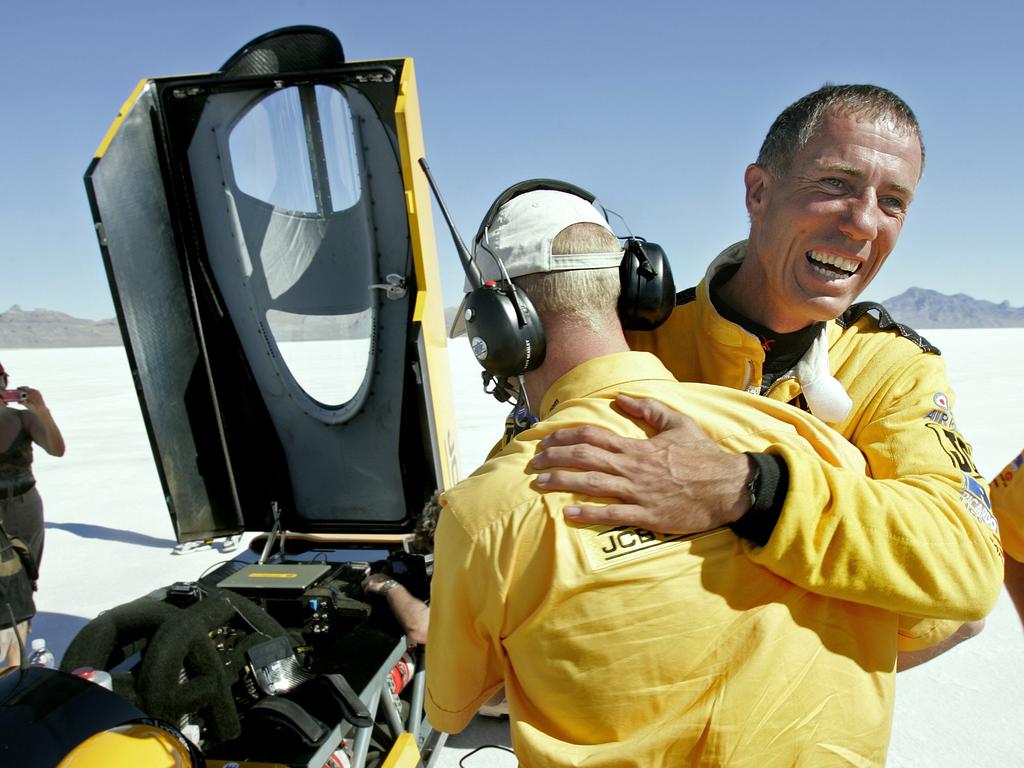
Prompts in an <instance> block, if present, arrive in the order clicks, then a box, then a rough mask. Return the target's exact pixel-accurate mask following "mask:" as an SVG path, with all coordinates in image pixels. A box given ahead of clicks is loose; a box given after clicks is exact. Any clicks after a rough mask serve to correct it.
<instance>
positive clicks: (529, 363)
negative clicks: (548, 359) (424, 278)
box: [466, 285, 547, 378]
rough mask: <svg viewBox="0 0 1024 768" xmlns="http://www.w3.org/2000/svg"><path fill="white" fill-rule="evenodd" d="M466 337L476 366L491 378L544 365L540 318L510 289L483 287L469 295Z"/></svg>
mask: <svg viewBox="0 0 1024 768" xmlns="http://www.w3.org/2000/svg"><path fill="white" fill-rule="evenodd" d="M466 335H467V336H468V337H469V344H470V346H471V347H472V348H473V354H474V355H475V356H476V359H477V360H478V361H479V362H480V365H482V366H483V367H484V368H485V369H487V371H489V372H490V373H492V374H494V375H495V376H498V377H501V378H509V377H511V376H519V375H521V374H523V373H526V372H527V371H532V370H534V369H535V368H537V367H539V366H540V365H541V363H543V362H544V354H545V352H546V349H547V347H546V343H545V339H544V328H543V326H542V325H541V322H540V317H539V316H538V315H537V311H536V310H535V309H534V307H533V302H532V301H530V297H529V296H527V295H526V293H524V292H523V291H517V290H516V289H515V287H514V286H507V287H498V286H492V285H484V286H481V287H480V288H477V289H475V290H474V291H472V292H471V293H470V294H469V298H468V299H467V300H466Z"/></svg>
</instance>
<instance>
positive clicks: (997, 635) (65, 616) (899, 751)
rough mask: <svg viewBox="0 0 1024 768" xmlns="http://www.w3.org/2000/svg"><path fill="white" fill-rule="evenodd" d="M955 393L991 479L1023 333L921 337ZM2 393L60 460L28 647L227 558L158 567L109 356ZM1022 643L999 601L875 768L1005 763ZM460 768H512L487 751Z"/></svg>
mask: <svg viewBox="0 0 1024 768" xmlns="http://www.w3.org/2000/svg"><path fill="white" fill-rule="evenodd" d="M925 335H926V336H928V338H929V339H930V340H931V341H932V342H934V343H935V344H936V345H938V346H939V347H940V348H941V349H942V350H943V354H944V357H945V359H946V364H947V366H948V367H949V370H950V379H951V381H952V382H953V384H954V389H955V391H956V395H957V400H956V408H955V412H956V416H957V420H958V421H959V424H960V427H961V429H962V430H963V432H964V433H965V434H966V435H967V436H968V437H969V438H970V439H971V441H972V442H973V444H974V457H975V459H976V461H977V464H978V466H979V467H980V469H981V471H982V472H983V474H985V476H986V477H991V476H992V475H994V474H995V473H996V472H997V471H998V470H1000V469H1001V468H1002V467H1003V465H1004V464H1005V463H1006V462H1007V461H1008V460H1009V459H1010V458H1011V456H1013V455H1015V454H1016V453H1017V452H1018V451H1019V450H1020V449H1021V447H1024V398H1022V397H1021V396H1020V382H1021V381H1022V380H1024V354H1022V350H1024V329H998V330H936V331H928V332H926V334H925ZM0 360H2V361H3V363H4V365H5V367H6V368H7V369H8V370H9V371H10V372H11V374H12V385H18V384H28V385H31V386H34V387H37V388H39V389H40V390H41V391H42V393H43V395H44V397H45V399H46V401H47V403H48V405H49V406H50V408H51V410H52V412H53V414H54V416H55V418H56V419H57V422H58V424H59V425H60V427H61V429H62V431H63V432H64V436H65V439H66V441H67V445H68V452H67V454H66V455H65V456H64V457H63V458H61V459H54V458H52V457H50V456H47V455H46V454H44V453H43V452H42V451H39V450H38V449H37V451H36V475H37V477H38V479H39V488H40V491H41V493H42V495H43V499H44V503H45V508H46V552H45V556H44V562H43V572H42V578H41V582H40V591H39V593H38V594H37V599H36V602H37V605H38V609H39V614H38V616H37V617H36V621H35V624H34V632H33V635H34V636H36V637H45V638H46V639H47V641H48V644H49V645H50V646H51V648H52V649H53V650H54V652H55V653H56V654H57V656H58V658H59V657H60V655H61V654H62V653H63V651H64V650H65V649H66V647H67V645H68V643H69V642H70V640H71V638H72V637H73V636H74V634H75V633H76V632H77V631H78V630H79V629H80V628H81V627H82V626H83V625H84V624H85V623H86V622H87V621H88V620H89V619H90V618H92V617H94V616H95V615H96V614H97V613H98V612H99V611H101V610H103V609H104V608H109V607H112V606H114V605H118V604H120V603H123V602H126V601H128V600H131V599H134V598H136V597H139V596H142V595H144V594H146V593H147V592H149V591H151V590H152V589H155V588H157V587H160V586H164V585H167V584H170V583H171V582H174V581H178V580H193V579H195V578H197V577H198V576H199V575H200V574H201V573H202V572H203V571H204V570H206V569H207V568H209V567H210V566H212V565H213V564H215V563H217V562H220V561H221V560H224V559H227V558H229V557H230V555H224V554H222V553H221V552H219V551H216V550H213V551H206V552H197V553H193V554H190V555H186V556H175V555H172V554H171V550H172V547H173V546H174V543H175V542H174V534H173V530H172V528H171V524H170V521H169V518H168V515H167V511H166V506H165V504H164V500H163V492H162V490H161V488H160V482H159V479H158V477H157V473H156V469H155V467H154V464H153V458H152V454H151V452H150V448H149V442H148V439H147V437H146V432H145V427H144V425H143V421H142V416H141V413H140V410H139V405H138V401H137V399H136V397H135V392H134V390H133V388H132V382H131V376H130V374H129V370H128V364H127V360H126V357H125V354H124V351H123V350H122V349H120V348H116V347H101V348H89V349H45V350H19V349H14V350H4V351H2V352H0ZM451 362H452V376H453V383H454V387H455V391H456V409H457V412H458V417H459V422H458V423H459V438H460V452H461V457H460V458H461V463H460V465H461V466H462V467H467V468H472V467H475V466H477V465H478V464H479V463H480V462H481V461H482V460H483V457H484V456H485V455H486V453H487V451H488V450H489V448H490V447H491V445H492V444H493V442H494V440H495V438H496V437H497V435H498V434H499V432H500V430H501V428H502V425H503V421H504V416H505V414H506V412H507V408H506V407H505V406H502V405H500V404H498V403H497V402H495V401H494V400H492V399H491V398H489V397H488V396H486V395H484V394H483V393H482V392H481V391H480V387H479V382H480V375H479V369H478V368H477V366H476V362H475V360H473V358H472V355H471V354H470V353H469V349H468V345H467V344H465V342H464V341H462V340H459V341H456V342H453V344H452V350H451ZM1022 650H1024V635H1022V631H1021V622H1020V620H1019V619H1018V617H1017V614H1016V613H1015V611H1014V609H1013V606H1012V604H1011V603H1010V600H1009V598H1008V597H1007V595H1006V594H1005V592H1004V594H1003V595H1002V596H1001V597H1000V600H999V603H998V605H997V606H996V608H995V610H994V611H993V612H992V614H991V615H990V617H989V619H988V623H987V626H986V628H985V631H984V632H983V633H982V634H981V635H980V636H978V637H977V638H974V639H972V640H970V641H968V642H966V643H964V644H963V645H961V646H959V647H957V648H954V649H953V650H952V651H950V652H948V653H947V654H945V655H944V656H941V657H940V658H938V659H936V660H934V661H932V662H929V663H928V664H925V665H923V666H921V667H918V668H915V669H911V670H908V671H907V672H904V673H901V674H900V675H899V676H898V677H897V698H896V714H895V720H894V725H893V736H892V745H891V747H890V750H889V761H888V765H889V766H893V767H894V768H919V767H920V766H950V767H951V768H952V767H953V766H956V767H957V768H959V767H961V766H988V765H1018V764H1020V760H1021V758H1020V737H1019V728H1020V724H1021V723H1022V722H1024V695H1022V692H1024V664H1022V663H1021V662H1022V660H1024V656H1022ZM509 743H510V742H509V737H508V728H507V724H506V721H504V720H499V721H496V720H491V719H488V718H477V719H476V720H475V721H474V723H473V724H472V725H471V726H470V728H469V729H467V731H465V732H464V733H462V734H459V735H457V736H453V737H451V738H450V739H449V746H448V747H446V748H445V751H444V754H443V755H442V760H441V764H442V765H443V766H456V765H458V761H459V759H460V758H462V757H463V756H465V755H467V754H468V753H469V752H470V751H471V750H472V749H473V748H475V747H477V746H480V745H484V744H506V745H507V744H509ZM465 765H466V766H467V768H485V767H488V768H490V767H496V768H504V766H512V765H515V760H514V758H513V757H512V756H511V755H507V754H502V753H499V752H497V751H496V750H488V751H485V752H481V753H479V754H477V755H474V756H472V757H470V758H468V759H467V760H466V762H465Z"/></svg>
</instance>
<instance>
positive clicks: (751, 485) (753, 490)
mask: <svg viewBox="0 0 1024 768" xmlns="http://www.w3.org/2000/svg"><path fill="white" fill-rule="evenodd" d="M760 483H761V465H760V464H758V463H757V462H756V461H755V462H754V474H753V475H752V476H751V478H750V481H749V482H748V483H747V485H746V488H747V494H748V495H749V496H750V506H749V507H748V508H747V511H748V512H749V511H750V510H751V509H753V508H754V505H755V504H757V492H758V490H760Z"/></svg>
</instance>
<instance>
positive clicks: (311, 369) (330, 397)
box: [267, 309, 373, 406]
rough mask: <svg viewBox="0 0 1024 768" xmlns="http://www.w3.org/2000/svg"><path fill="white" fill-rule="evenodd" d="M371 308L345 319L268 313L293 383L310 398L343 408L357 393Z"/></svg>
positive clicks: (366, 355) (367, 352) (367, 353)
mask: <svg viewBox="0 0 1024 768" xmlns="http://www.w3.org/2000/svg"><path fill="white" fill-rule="evenodd" d="M372 321H373V316H372V310H371V309H366V310H364V311H362V312H356V313H353V314H350V315H328V316H324V315H317V316H314V315H296V314H291V313H288V312H280V311H278V310H273V309H271V310H268V311H267V324H268V325H269V326H270V332H271V333H272V334H273V335H274V340H275V341H276V342H277V348H278V349H279V350H280V352H281V357H282V358H284V363H285V365H286V366H287V367H288V370H289V371H290V372H291V374H292V376H293V377H294V378H295V380H296V381H297V382H298V383H299V384H300V386H301V387H302V388H303V390H305V392H306V394H308V395H309V396H310V397H312V398H313V399H314V400H316V401H318V402H320V403H322V404H323V405H327V406H339V405H344V404H345V403H347V402H348V401H349V400H351V399H352V398H353V397H355V395H356V393H357V392H358V391H359V387H360V386H362V383H363V378H364V377H365V376H366V365H367V362H368V361H369V359H370V335H371V328H372V325H371V324H372Z"/></svg>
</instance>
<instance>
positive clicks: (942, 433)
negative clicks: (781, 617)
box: [534, 85, 1002, 634]
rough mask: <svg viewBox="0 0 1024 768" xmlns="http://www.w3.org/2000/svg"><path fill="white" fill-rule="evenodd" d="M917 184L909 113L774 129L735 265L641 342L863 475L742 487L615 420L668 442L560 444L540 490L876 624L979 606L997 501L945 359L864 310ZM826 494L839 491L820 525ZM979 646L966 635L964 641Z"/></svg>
mask: <svg viewBox="0 0 1024 768" xmlns="http://www.w3.org/2000/svg"><path fill="white" fill-rule="evenodd" d="M923 166H924V147H923V144H922V141H921V132H920V128H919V126H918V123H917V119H916V118H915V116H914V114H913V112H912V111H911V110H910V108H909V107H908V106H907V105H906V104H905V103H904V102H903V101H902V100H901V99H900V98H899V97H897V96H896V95H895V94H893V93H891V92H890V91H887V90H885V89H884V88H879V87H877V86H871V85H841V86H832V85H827V86H824V87H822V88H821V89H819V90H817V91H815V92H814V93H811V94H809V95H808V96H805V97H804V98H802V99H800V100H799V101H797V102H795V103H794V104H792V105H791V106H790V107H788V108H787V109H786V110H784V111H783V112H782V114H781V115H779V117H778V118H777V119H776V121H775V123H774V124H773V125H772V127H771V129H770V130H769V132H768V135H767V137H766V138H765V141H764V144H763V145H762V148H761V151H760V154H759V155H758V158H757V162H755V163H753V164H751V165H750V166H748V168H747V170H746V173H745V175H744V181H745V185H746V207H747V211H748V213H749V215H750V234H749V236H748V239H747V240H745V241H742V242H740V243H737V244H735V245H733V246H730V247H729V248H727V249H726V250H725V251H723V252H722V253H721V254H720V255H719V256H718V258H716V259H715V261H714V262H713V263H712V264H711V266H710V268H709V269H708V272H707V275H706V276H705V279H704V280H703V281H702V282H701V283H700V285H698V286H697V287H696V288H695V289H689V290H686V291H683V292H682V293H680V294H679V296H678V297H677V307H676V309H675V311H674V312H673V314H672V316H671V318H670V319H669V321H668V322H667V323H665V324H664V325H663V326H661V327H660V328H659V329H657V330H656V331H654V332H650V333H636V334H632V335H631V337H630V339H629V340H630V345H631V346H632V347H633V348H634V349H639V350H646V351H651V352H654V353H655V354H656V355H657V356H658V357H659V358H661V360H662V362H664V363H665V365H666V367H667V368H668V369H669V370H670V371H671V372H672V373H673V374H674V375H675V376H676V377H677V378H678V379H679V380H680V381H698V382H704V383H709V384H719V385H724V386H727V387H732V388H736V389H743V390H746V391H748V392H751V393H755V394H760V395H762V396H765V397H768V398H771V399H773V400H779V401H782V402H785V403H790V404H791V405H794V406H796V407H799V408H802V409H804V410H807V411H810V412H811V413H813V414H814V415H816V416H819V417H820V418H821V419H822V420H824V421H825V422H827V423H828V424H829V425H830V426H831V427H832V428H833V429H835V430H836V431H837V432H839V433H840V434H841V435H842V436H843V437H845V438H847V439H848V440H850V441H851V442H852V443H853V444H854V445H856V447H857V448H858V449H859V450H860V452H861V453H862V454H863V456H864V458H865V459H866V460H867V463H868V468H869V475H868V476H862V477H859V478H856V479H853V478H849V477H847V478H845V479H850V480H851V482H850V483H846V482H843V483H842V485H841V489H840V486H839V485H838V479H839V476H840V474H841V470H840V471H839V474H837V471H835V470H832V469H830V468H827V467H825V466H824V465H823V464H822V463H821V462H819V461H818V460H817V459H816V458H814V457H813V456H801V457H791V456H786V457H783V456H782V455H781V452H779V451H776V450H773V449H771V448H769V449H767V450H765V451H762V452H756V453H750V454H748V461H749V471H748V472H736V470H735V466H734V465H732V464H731V460H732V459H733V458H734V457H730V456H726V455H724V454H723V453H722V452H721V451H720V450H717V449H716V448H715V446H713V445H711V444H710V442H709V441H707V440H706V439H704V437H703V436H702V435H701V433H700V431H699V429H696V427H695V425H694V424H693V423H692V421H690V420H689V419H688V418H687V417H685V416H682V415H681V414H678V413H675V412H674V411H672V410H670V409H668V408H667V407H665V406H664V405H662V404H660V403H658V402H656V401H653V400H647V401H643V402H641V403H636V402H634V401H623V402H622V403H621V407H622V408H623V409H624V410H625V411H626V412H628V413H630V414H632V415H634V416H640V417H643V418H645V419H646V420H647V421H648V422H649V423H650V424H651V425H652V426H654V427H655V430H656V431H657V434H655V435H654V436H653V437H651V438H650V439H646V440H644V439H634V440H631V439H628V438H624V437H621V436H617V435H612V434H611V433H609V432H607V431H605V430H601V429H599V428H596V427H581V428H570V429H564V430H561V431H559V432H556V433H554V434H552V435H549V436H548V437H547V438H546V439H545V441H544V443H543V444H542V447H543V448H544V450H543V451H542V452H540V453H539V454H538V455H537V457H535V459H534V467H535V468H537V469H541V470H543V472H542V474H541V475H540V476H539V477H538V479H537V484H538V486H539V487H540V488H542V489H544V490H564V491H572V492H576V493H584V494H589V495H590V496H593V497H610V498H613V499H617V500H618V502H619V503H612V504H609V505H604V506H598V505H595V504H582V505H573V506H569V507H567V508H566V509H565V510H564V513H565V514H566V516H567V517H568V518H569V519H572V520H575V521H578V522H582V523H604V524H611V525H622V524H625V525H636V526H641V527H644V528H647V529H650V530H655V531H663V532H667V533H694V532H698V531H704V530H711V529H714V528H717V527H720V526H723V525H730V526H732V528H733V530H734V531H736V532H737V533H738V534H739V535H740V536H741V537H743V538H744V539H745V540H746V541H747V549H748V554H749V556H750V557H751V559H753V560H754V561H755V562H757V563H758V564H760V565H762V566H764V567H766V568H768V569H769V570H771V571H773V572H774V573H776V574H777V575H779V576H782V577H783V578H785V579H788V580H789V581H792V582H794V583H796V584H798V585H800V586H803V587H805V588H807V589H810V590H812V591H815V592H817V593H819V594H827V595H830V596H834V597H842V598H845V599H847V600H851V601H853V602H858V603H866V604H869V605H876V606H880V607H884V606H887V605H889V604H891V601H892V600H894V599H897V598H899V597H900V596H908V595H912V594H917V595H919V596H922V595H928V596H929V597H930V599H932V600H936V601H938V603H941V604H942V605H944V606H947V607H952V606H954V605H957V604H959V605H961V607H963V606H964V605H965V604H966V603H970V602H973V603H975V604H976V605H979V606H980V605H983V604H984V603H985V602H986V601H990V600H991V599H992V597H993V595H994V594H996V592H997V590H998V584H999V581H1000V579H1001V577H1002V558H1001V551H1000V547H999V539H998V535H997V532H996V531H997V526H996V523H995V519H994V518H993V516H992V513H991V503H990V501H989V497H988V494H987V491H986V483H985V482H984V480H983V479H982V478H981V476H980V475H979V474H978V471H977V468H976V467H975V465H974V463H973V461H972V458H971V448H970V445H969V444H968V443H967V441H966V440H964V438H963V437H962V436H961V435H960V433H959V431H958V429H957V426H956V422H955V420H954V418H953V413H952V403H953V397H952V392H951V390H950V387H949V383H948V381H947V376H946V370H945V366H944V364H943V361H942V359H941V357H939V353H938V350H937V349H935V348H934V347H932V346H931V345H930V344H929V343H928V342H927V341H926V340H925V339H923V338H921V337H920V336H919V335H918V334H916V333H915V332H914V331H913V330H911V329H910V328H907V327H906V326H903V325H901V324H899V323H897V322H895V321H894V320H892V318H890V316H889V315H888V313H887V312H886V311H885V309H884V308H883V307H881V306H880V305H877V304H871V303H860V304H855V303H854V301H855V300H856V299H857V297H858V296H859V295H860V293H861V292H862V291H863V290H864V289H865V288H866V287H867V286H868V284H869V283H870V282H871V280H872V279H873V278H874V276H875V275H876V274H877V273H878V270H879V269H881V267H882V265H883V264H884V263H885V260H886V258H887V257H888V256H889V254H890V252H891V251H892V249H893V247H894V245H895V244H896V240H897V238H898V236H899V233H900V230H901V229H902V226H903V222H904V219H905V217H906V214H907V210H908V208H909V206H910V204H911V200H912V197H913V193H914V190H915V188H916V187H917V183H918V179H919V177H920V175H921V171H922V168H923ZM823 488H831V489H832V490H833V491H839V490H841V492H836V493H833V494H832V495H831V497H830V498H829V501H828V504H827V505H825V506H824V507H823V506H822V505H821V503H820V499H821V498H822V496H821V495H820V492H821V490H822V489H823ZM970 631H971V630H970V629H968V630H967V631H966V633H965V634H970Z"/></svg>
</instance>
